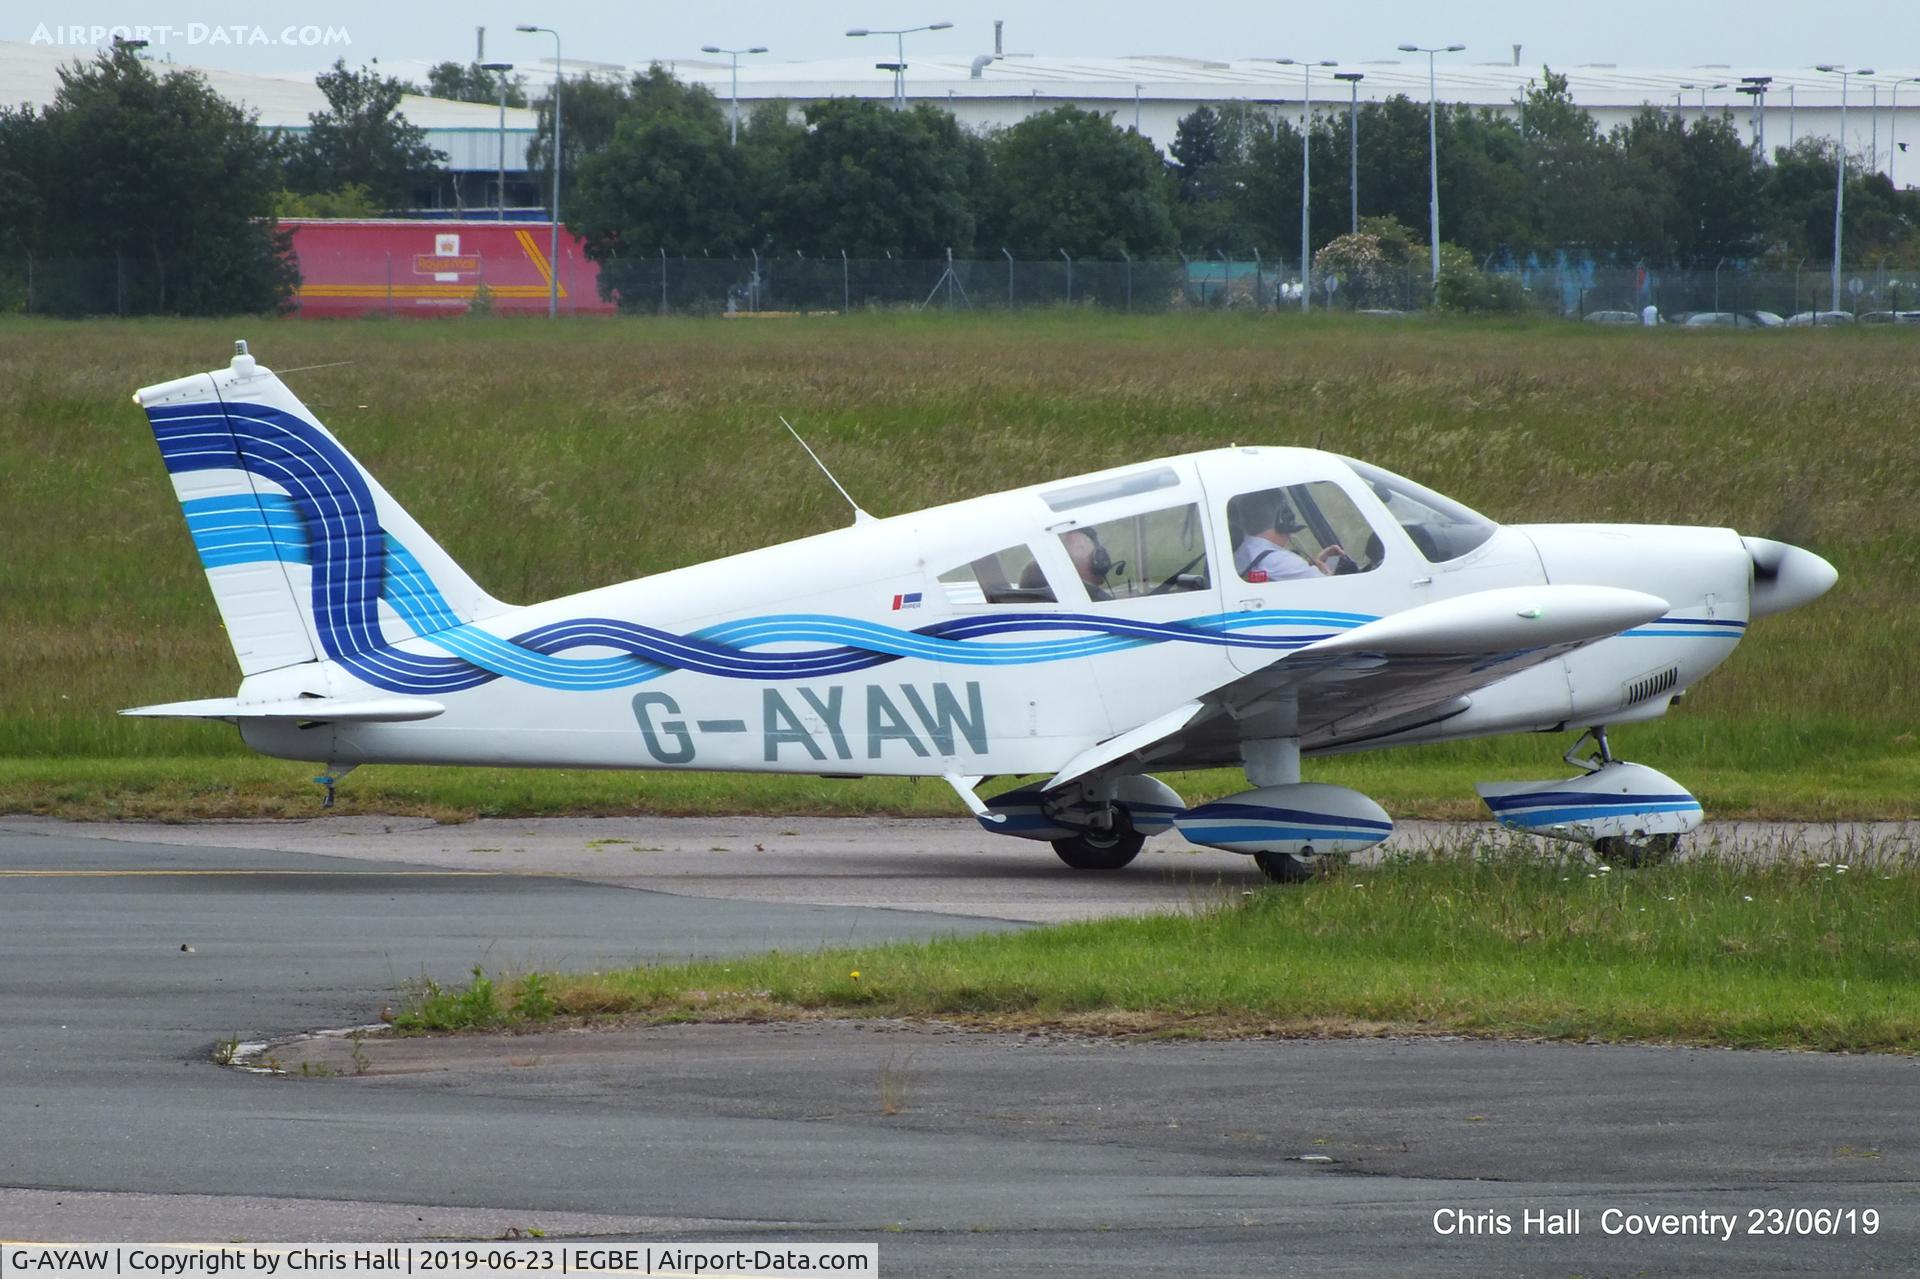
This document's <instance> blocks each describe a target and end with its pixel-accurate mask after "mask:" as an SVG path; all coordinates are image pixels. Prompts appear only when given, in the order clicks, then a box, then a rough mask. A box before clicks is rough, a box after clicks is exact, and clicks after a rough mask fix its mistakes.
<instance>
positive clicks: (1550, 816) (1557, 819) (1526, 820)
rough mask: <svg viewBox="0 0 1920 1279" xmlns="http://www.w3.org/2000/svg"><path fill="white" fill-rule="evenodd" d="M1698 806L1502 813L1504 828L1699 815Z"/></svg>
mask: <svg viewBox="0 0 1920 1279" xmlns="http://www.w3.org/2000/svg"><path fill="white" fill-rule="evenodd" d="M1702 811H1704V810H1702V809H1701V807H1700V805H1698V804H1648V805H1647V806H1646V807H1645V808H1622V807H1620V806H1619V805H1617V804H1612V805H1610V804H1596V805H1593V806H1590V807H1584V808H1548V809H1533V810H1529V811H1527V812H1521V813H1502V814H1500V817H1499V821H1500V824H1501V825H1503V826H1527V827H1532V826H1557V825H1560V824H1562V823H1565V822H1578V821H1585V820H1587V819H1588V818H1590V817H1634V816H1637V815H1639V814H1641V813H1698V812H1702Z"/></svg>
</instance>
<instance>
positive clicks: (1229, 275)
mask: <svg viewBox="0 0 1920 1279" xmlns="http://www.w3.org/2000/svg"><path fill="white" fill-rule="evenodd" d="M1214 252H1215V253H1218V254H1219V255H1220V309H1221V310H1222V311H1231V310H1232V309H1233V258H1232V257H1231V256H1230V255H1229V254H1228V253H1227V251H1226V250H1225V249H1215V250H1214Z"/></svg>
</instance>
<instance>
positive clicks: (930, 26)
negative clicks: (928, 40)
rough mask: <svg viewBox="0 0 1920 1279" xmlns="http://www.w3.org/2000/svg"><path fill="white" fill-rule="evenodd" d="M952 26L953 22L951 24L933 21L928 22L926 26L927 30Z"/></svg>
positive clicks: (939, 29) (941, 29) (943, 29)
mask: <svg viewBox="0 0 1920 1279" xmlns="http://www.w3.org/2000/svg"><path fill="white" fill-rule="evenodd" d="M952 26H953V24H952V23H951V22H934V23H930V24H928V26H927V30H929V31H946V30H949V29H950V28H952Z"/></svg>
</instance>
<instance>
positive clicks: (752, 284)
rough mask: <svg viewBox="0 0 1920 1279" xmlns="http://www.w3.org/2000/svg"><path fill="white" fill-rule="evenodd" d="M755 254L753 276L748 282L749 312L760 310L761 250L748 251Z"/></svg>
mask: <svg viewBox="0 0 1920 1279" xmlns="http://www.w3.org/2000/svg"><path fill="white" fill-rule="evenodd" d="M747 252H749V253H751V254H753V276H752V278H751V279H749V280H748V281H747V310H748V311H758V310H759V309H760V250H758V249H748V250H747Z"/></svg>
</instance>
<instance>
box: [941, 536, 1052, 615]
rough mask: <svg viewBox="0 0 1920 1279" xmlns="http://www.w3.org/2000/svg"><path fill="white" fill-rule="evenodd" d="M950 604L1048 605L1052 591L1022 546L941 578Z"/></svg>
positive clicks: (1037, 566) (964, 565)
mask: <svg viewBox="0 0 1920 1279" xmlns="http://www.w3.org/2000/svg"><path fill="white" fill-rule="evenodd" d="M940 589H941V590H942V591H944V592H945V593H946V597H947V602H948V603H949V604H1051V603H1053V602H1054V596H1053V587H1052V586H1050V585H1048V584H1047V575H1046V572H1045V571H1044V570H1043V569H1041V567H1040V564H1039V562H1038V561H1036V560H1035V559H1034V558H1033V552H1032V551H1030V550H1028V549H1027V548H1026V547H1025V546H1009V547H1008V548H1007V549H1006V550H1004V551H995V552H994V553H993V554H992V555H982V556H981V557H980V558H979V559H976V560H969V561H968V562H967V563H965V564H961V565H957V566H956V567H954V568H950V569H948V570H947V571H946V572H944V573H942V574H941V575H940Z"/></svg>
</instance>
